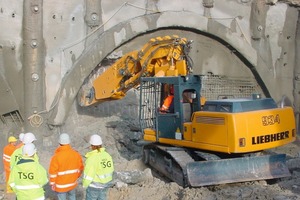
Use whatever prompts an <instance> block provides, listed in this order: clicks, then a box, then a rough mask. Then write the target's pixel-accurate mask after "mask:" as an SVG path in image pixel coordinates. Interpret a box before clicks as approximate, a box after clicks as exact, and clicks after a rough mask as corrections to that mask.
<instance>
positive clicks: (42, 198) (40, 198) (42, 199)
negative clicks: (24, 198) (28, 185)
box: [34, 197, 45, 200]
mask: <svg viewBox="0 0 300 200" xmlns="http://www.w3.org/2000/svg"><path fill="white" fill-rule="evenodd" d="M34 200H45V197H39V198H37V199H34Z"/></svg>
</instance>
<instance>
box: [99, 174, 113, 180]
mask: <svg viewBox="0 0 300 200" xmlns="http://www.w3.org/2000/svg"><path fill="white" fill-rule="evenodd" d="M112 175H113V174H112V173H109V174H104V175H98V177H99V178H100V179H105V178H108V177H112Z"/></svg>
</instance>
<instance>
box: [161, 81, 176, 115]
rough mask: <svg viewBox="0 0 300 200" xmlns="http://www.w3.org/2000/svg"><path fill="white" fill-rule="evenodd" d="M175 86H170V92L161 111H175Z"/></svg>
mask: <svg viewBox="0 0 300 200" xmlns="http://www.w3.org/2000/svg"><path fill="white" fill-rule="evenodd" d="M173 99H174V86H173V85H170V86H169V94H168V96H167V97H166V98H165V100H164V102H163V105H162V106H161V107H160V109H159V111H160V112H162V113H173V112H174V101H173Z"/></svg>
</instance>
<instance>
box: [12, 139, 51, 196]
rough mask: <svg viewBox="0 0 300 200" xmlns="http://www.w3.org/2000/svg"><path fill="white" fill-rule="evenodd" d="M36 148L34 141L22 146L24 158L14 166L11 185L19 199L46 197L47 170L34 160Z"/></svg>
mask: <svg viewBox="0 0 300 200" xmlns="http://www.w3.org/2000/svg"><path fill="white" fill-rule="evenodd" d="M35 154H36V148H35V145H34V144H33V143H28V144H25V145H24V146H23V148H22V158H21V159H20V160H19V161H18V162H17V163H16V164H15V165H14V166H13V168H12V170H11V174H10V177H9V181H8V183H9V185H10V186H11V188H12V190H13V191H14V192H15V193H16V196H17V199H18V200H27V199H36V200H38V199H41V200H42V199H45V196H44V192H45V191H44V189H43V186H44V185H46V183H47V182H48V179H47V171H46V169H45V168H44V167H43V166H42V165H40V164H39V163H38V162H36V161H35V160H34V155H35Z"/></svg>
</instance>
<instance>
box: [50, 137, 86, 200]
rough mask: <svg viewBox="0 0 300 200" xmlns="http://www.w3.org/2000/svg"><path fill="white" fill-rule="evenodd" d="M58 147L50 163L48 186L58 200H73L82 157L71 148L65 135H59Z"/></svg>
mask: <svg viewBox="0 0 300 200" xmlns="http://www.w3.org/2000/svg"><path fill="white" fill-rule="evenodd" d="M59 145H60V146H59V147H58V148H57V149H56V150H55V153H54V155H53V156H52V158H51V161H50V167H49V179H50V185H51V188H52V190H53V191H55V192H56V194H57V197H58V199H59V200H66V199H69V200H75V199H76V191H75V188H76V186H77V185H78V182H77V179H78V178H79V177H80V176H81V174H82V172H83V162H82V157H81V155H80V154H79V153H78V152H77V151H75V150H74V149H73V148H72V147H71V145H70V137H69V135H68V134H67V133H62V134H60V136H59Z"/></svg>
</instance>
